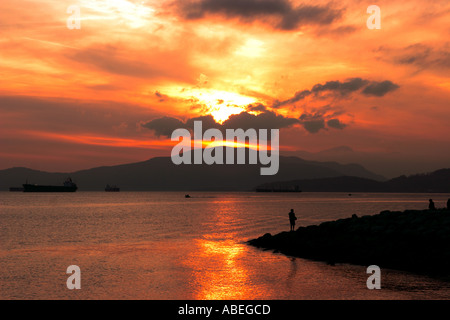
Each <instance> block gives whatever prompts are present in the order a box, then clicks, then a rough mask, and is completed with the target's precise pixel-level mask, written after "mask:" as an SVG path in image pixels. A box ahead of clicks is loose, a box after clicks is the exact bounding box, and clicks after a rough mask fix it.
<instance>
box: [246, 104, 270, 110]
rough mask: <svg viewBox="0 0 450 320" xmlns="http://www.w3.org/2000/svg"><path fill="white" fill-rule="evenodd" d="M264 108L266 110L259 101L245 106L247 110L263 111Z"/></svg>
mask: <svg viewBox="0 0 450 320" xmlns="http://www.w3.org/2000/svg"><path fill="white" fill-rule="evenodd" d="M266 110H267V109H266V107H265V106H264V105H263V104H261V103H259V104H257V105H253V104H249V105H248V106H247V111H255V112H263V111H266Z"/></svg>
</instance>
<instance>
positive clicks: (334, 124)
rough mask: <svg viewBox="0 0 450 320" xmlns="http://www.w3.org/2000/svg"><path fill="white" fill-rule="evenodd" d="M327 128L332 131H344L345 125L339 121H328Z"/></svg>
mask: <svg viewBox="0 0 450 320" xmlns="http://www.w3.org/2000/svg"><path fill="white" fill-rule="evenodd" d="M327 126H328V127H330V128H334V129H341V130H342V129H344V128H345V127H346V126H347V125H346V124H345V123H342V122H341V121H340V120H339V119H330V120H328V121H327Z"/></svg>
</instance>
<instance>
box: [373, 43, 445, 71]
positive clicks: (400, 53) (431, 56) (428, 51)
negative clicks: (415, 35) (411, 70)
mask: <svg viewBox="0 0 450 320" xmlns="http://www.w3.org/2000/svg"><path fill="white" fill-rule="evenodd" d="M380 50H381V51H382V52H384V53H386V55H385V56H389V57H392V58H391V59H392V61H393V62H394V63H395V64H402V65H411V66H414V67H416V68H418V69H419V70H424V69H436V70H442V69H444V70H445V69H450V43H448V42H447V43H444V44H442V45H441V46H440V47H438V48H436V47H430V46H428V45H425V44H422V43H416V44H413V45H410V46H407V47H405V48H401V49H396V50H393V49H387V48H381V49H380Z"/></svg>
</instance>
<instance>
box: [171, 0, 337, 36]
mask: <svg viewBox="0 0 450 320" xmlns="http://www.w3.org/2000/svg"><path fill="white" fill-rule="evenodd" d="M177 6H178V11H179V14H180V15H181V16H182V17H183V18H185V19H187V20H195V19H202V18H204V17H205V16H207V15H210V14H215V15H221V16H223V17H225V18H229V19H234V18H237V19H239V20H241V21H243V22H247V23H252V22H254V21H261V22H264V23H269V24H270V25H271V26H272V27H273V28H274V29H278V30H295V29H298V28H300V27H302V26H304V25H329V24H331V23H333V22H334V21H336V20H337V19H339V18H340V17H341V16H342V10H338V9H334V8H332V6H331V5H330V4H328V5H324V6H321V5H305V4H303V5H300V6H297V7H295V6H294V5H293V4H292V3H291V2H289V1H288V0H197V1H178V3H177Z"/></svg>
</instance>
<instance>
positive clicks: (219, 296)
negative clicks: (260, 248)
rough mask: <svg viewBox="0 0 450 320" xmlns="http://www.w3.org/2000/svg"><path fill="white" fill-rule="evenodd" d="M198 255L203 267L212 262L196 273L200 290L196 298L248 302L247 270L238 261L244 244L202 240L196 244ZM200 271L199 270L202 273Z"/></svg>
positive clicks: (229, 241) (229, 240) (196, 280)
mask: <svg viewBox="0 0 450 320" xmlns="http://www.w3.org/2000/svg"><path fill="white" fill-rule="evenodd" d="M197 245H198V248H199V252H198V256H197V260H194V261H198V262H199V263H200V264H201V265H203V266H204V263H205V262H204V260H209V262H210V263H209V266H208V267H207V269H206V270H205V269H203V270H202V271H201V272H197V274H196V277H195V279H194V281H195V282H196V285H197V286H198V288H199V292H198V294H197V296H196V299H199V300H223V299H246V298H247V297H248V296H249V292H247V290H246V288H247V284H248V281H249V274H248V270H247V269H246V268H244V267H243V265H242V264H241V263H240V262H239V257H241V256H242V254H243V252H244V251H245V250H244V248H243V246H244V245H242V244H237V243H235V242H234V241H233V240H231V239H228V240H224V241H217V240H208V239H201V240H198V242H197ZM199 271H200V270H199Z"/></svg>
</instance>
